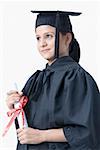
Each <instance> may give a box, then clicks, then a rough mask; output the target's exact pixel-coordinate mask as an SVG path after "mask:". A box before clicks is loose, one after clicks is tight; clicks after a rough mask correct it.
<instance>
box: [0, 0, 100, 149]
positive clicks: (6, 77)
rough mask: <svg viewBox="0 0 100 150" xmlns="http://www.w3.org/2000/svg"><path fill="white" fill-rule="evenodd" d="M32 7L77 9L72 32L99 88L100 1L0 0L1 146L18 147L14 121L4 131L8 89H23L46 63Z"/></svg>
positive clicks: (6, 119)
mask: <svg viewBox="0 0 100 150" xmlns="http://www.w3.org/2000/svg"><path fill="white" fill-rule="evenodd" d="M31 10H63V11H78V12H82V15H80V16H78V17H70V19H71V22H72V25H73V32H74V34H75V37H76V39H77V40H78V42H79V43H80V47H81V59H80V64H81V66H82V67H83V68H85V70H87V71H88V72H89V73H90V74H91V75H92V76H93V78H94V79H95V81H96V82H97V85H98V87H99V89H100V78H99V77H100V67H99V63H100V44H99V43H100V17H99V14H100V2H99V1H96V0H94V1H82V0H80V1H78V0H70V1H67V0H58V1H57V0H48V1H43V0H36V1H28V0H27V1H25V0H24V1H19V0H18V1H3V2H2V1H1V2H0V142H1V143H0V149H1V150H15V149H16V142H17V137H16V130H15V126H14V124H13V125H12V126H11V128H10V129H9V131H8V133H7V134H6V136H5V137H4V138H2V137H1V134H2V132H3V130H4V127H5V126H6V125H7V123H8V121H9V118H8V117H7V115H6V112H7V111H8V108H7V106H6V103H5V99H6V93H7V91H9V90H11V89H15V83H16V84H17V88H18V90H19V91H20V90H21V89H22V88H23V86H24V84H25V82H26V81H27V79H28V78H29V77H30V76H31V75H32V74H33V73H34V72H35V71H36V70H37V69H42V68H44V67H45V64H46V61H45V60H44V59H43V58H42V57H41V56H40V54H39V53H38V50H37V48H36V39H35V33H34V23H35V18H36V15H34V14H32V13H31V12H30V11H31Z"/></svg>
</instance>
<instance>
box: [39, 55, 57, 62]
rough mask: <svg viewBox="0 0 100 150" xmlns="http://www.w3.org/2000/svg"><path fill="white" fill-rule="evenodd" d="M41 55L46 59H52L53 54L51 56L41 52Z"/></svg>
mask: <svg viewBox="0 0 100 150" xmlns="http://www.w3.org/2000/svg"><path fill="white" fill-rule="evenodd" d="M41 56H42V57H43V58H44V59H46V60H48V61H51V60H53V59H54V55H53V56H52V55H47V54H41Z"/></svg>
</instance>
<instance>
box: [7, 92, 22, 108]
mask: <svg viewBox="0 0 100 150" xmlns="http://www.w3.org/2000/svg"><path fill="white" fill-rule="evenodd" d="M22 95H23V93H22V92H20V93H18V91H9V92H8V93H7V98H6V104H7V106H8V108H9V109H13V108H14V104H15V102H18V101H19V100H20V98H21V96H22Z"/></svg>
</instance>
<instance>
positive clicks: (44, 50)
mask: <svg viewBox="0 0 100 150" xmlns="http://www.w3.org/2000/svg"><path fill="white" fill-rule="evenodd" d="M49 50H50V49H43V50H41V52H48V51H49Z"/></svg>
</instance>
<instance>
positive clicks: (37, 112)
mask: <svg viewBox="0 0 100 150" xmlns="http://www.w3.org/2000/svg"><path fill="white" fill-rule="evenodd" d="M23 93H24V95H26V96H28V98H29V101H28V103H27V105H26V106H25V108H24V110H25V113H26V117H27V121H28V126H29V127H32V128H35V129H40V130H46V129H54V128H63V132H64V135H65V137H66V139H67V141H68V142H64V143H60V142H58V143H57V142H53V143H52V142H45V143H41V144H37V145H34V144H33V145H29V144H28V145H21V144H20V143H19V142H18V145H17V150H54V149H55V150H100V117H99V115H100V95H99V90H98V87H97V85H96V83H95V81H94V79H93V78H92V77H91V75H90V74H89V73H87V72H86V71H85V70H84V69H83V68H82V67H81V66H80V65H79V64H77V63H76V62H75V61H74V60H73V59H72V58H71V57H69V56H65V57H62V58H59V59H57V60H56V61H55V62H54V63H53V64H52V65H51V66H48V65H47V66H46V69H44V70H43V71H37V72H36V73H34V74H33V75H32V76H31V77H30V79H29V80H28V81H27V83H26V85H25V87H24V88H23Z"/></svg>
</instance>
